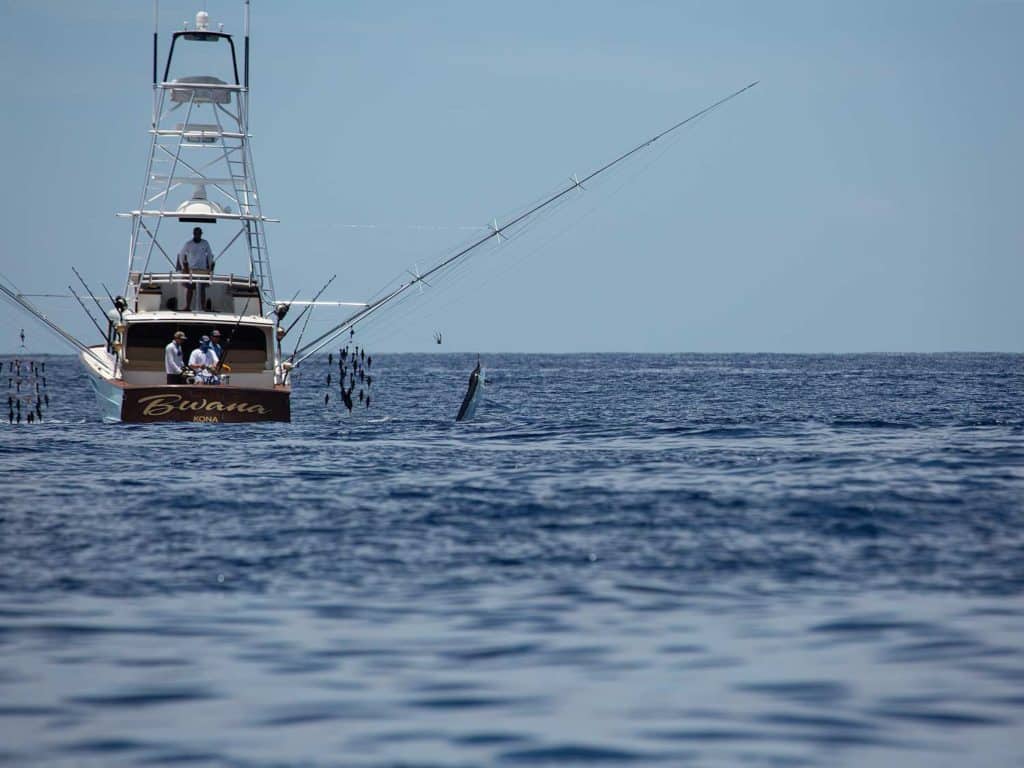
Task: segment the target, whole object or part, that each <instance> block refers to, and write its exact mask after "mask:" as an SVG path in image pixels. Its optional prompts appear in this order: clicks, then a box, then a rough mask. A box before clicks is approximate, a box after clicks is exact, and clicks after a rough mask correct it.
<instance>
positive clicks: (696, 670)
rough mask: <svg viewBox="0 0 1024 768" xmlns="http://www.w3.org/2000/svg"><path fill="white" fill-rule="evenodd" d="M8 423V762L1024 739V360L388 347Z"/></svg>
mask: <svg viewBox="0 0 1024 768" xmlns="http://www.w3.org/2000/svg"><path fill="white" fill-rule="evenodd" d="M50 360H51V362H50V366H49V367H50V368H51V370H52V371H53V373H52V381H51V383H50V389H51V392H53V393H55V394H56V397H54V398H53V400H54V404H53V408H52V410H51V413H50V418H49V419H48V420H47V421H46V422H45V423H44V424H42V425H33V426H28V425H21V426H20V427H19V426H15V427H8V426H7V425H6V424H4V425H2V426H0V469H2V477H3V491H2V500H0V509H2V513H0V762H6V763H9V764H12V765H19V766H20V765H68V766H71V765H74V766H79V765H89V766H91V765H96V766H110V765H165V764H166V765H176V764H187V765H200V766H204V765H211V766H214V765H216V766H220V765H233V766H279V765H304V766H321V765H325V766H326V765H340V766H480V765H500V766H526V767H528V768H533V767H534V766H563V765H564V766H572V765H601V766H611V765H628V766H647V765H652V766H662V765H672V766H674V765H691V764H692V765H699V766H735V765H752V766H837V765H838V766H867V765H870V766H877V765H881V766H967V765H971V766H1020V765H1024V644H1022V639H1024V599H1022V598H1024V356H1021V355H939V356H896V355H893V356H888V355H887V356H876V355H868V356H748V355H720V356H718V355H699V356H689V355H683V356H632V355H608V356H585V355H570V356H501V355H495V356H488V357H485V359H484V362H485V364H486V366H487V368H488V372H489V375H490V379H491V384H490V386H489V387H488V389H487V392H486V400H485V402H484V404H483V405H482V406H481V408H480V410H479V412H478V414H477V418H476V419H475V420H474V421H472V422H469V423H462V424H456V423H454V421H453V419H454V414H455V413H456V412H457V410H458V407H459V403H460V401H461V398H462V394H463V390H464V387H465V382H466V379H467V377H468V375H469V372H470V370H471V369H472V366H473V362H474V360H473V359H471V358H469V357H468V356H443V355H442V356H414V355H410V356H390V357H389V356H380V357H378V358H377V359H375V361H374V368H375V371H374V373H375V374H376V375H375V382H374V390H375V400H374V405H373V408H371V409H370V410H369V411H365V409H364V410H363V411H362V412H360V413H359V415H358V417H357V418H349V417H346V416H342V415H341V414H340V413H339V411H338V409H337V408H338V404H337V400H336V398H333V397H332V403H331V406H329V407H328V408H324V406H323V394H324V391H325V390H324V387H323V386H322V384H321V376H322V374H325V373H326V370H327V365H326V361H323V362H322V363H320V364H319V365H316V366H312V367H310V368H308V369H306V371H305V372H304V378H303V380H302V381H300V382H299V385H298V387H297V390H296V396H295V401H294V411H295V420H294V422H293V423H292V424H277V425H235V426H212V425H191V424H187V425H163V426H159V425H144V426H131V425H103V424H100V423H98V422H97V420H96V416H95V410H94V407H93V403H92V401H91V394H89V392H88V390H87V387H86V384H85V381H84V379H83V377H82V375H81V374H80V373H79V371H78V370H77V368H76V367H75V363H74V361H73V360H72V359H70V358H51V359H50Z"/></svg>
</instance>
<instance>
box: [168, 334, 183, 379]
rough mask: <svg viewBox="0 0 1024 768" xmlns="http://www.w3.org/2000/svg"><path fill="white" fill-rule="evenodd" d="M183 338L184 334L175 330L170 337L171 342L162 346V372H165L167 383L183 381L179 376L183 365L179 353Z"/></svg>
mask: <svg viewBox="0 0 1024 768" xmlns="http://www.w3.org/2000/svg"><path fill="white" fill-rule="evenodd" d="M184 339H185V334H184V333H182V332H181V331H176V332H175V333H174V338H173V339H171V343H170V344H168V345H167V346H166V347H164V372H165V373H166V374H167V383H168V384H184V383H185V380H184V379H183V378H182V376H181V369H182V368H183V367H184V366H185V361H184V359H183V358H182V353H181V342H182V341H183V340H184Z"/></svg>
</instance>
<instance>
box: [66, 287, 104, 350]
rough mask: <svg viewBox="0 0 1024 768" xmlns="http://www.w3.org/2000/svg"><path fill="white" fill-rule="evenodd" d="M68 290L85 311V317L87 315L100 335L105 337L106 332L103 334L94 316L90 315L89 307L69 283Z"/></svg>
mask: <svg viewBox="0 0 1024 768" xmlns="http://www.w3.org/2000/svg"><path fill="white" fill-rule="evenodd" d="M68 290H69V291H71V295H72V296H74V297H75V298H76V299H77V300H78V303H79V305H80V306H81V307H82V311H83V312H85V314H86V317H88V318H89V319H90V320H91V321H92V324H93V325H95V326H96V330H97V331H99V332H100V336H103V337H106V335H107V334H105V333H104V332H103V329H102V328H100V324H99V323H98V322H96V318H95V317H93V316H92V313H91V312H90V311H89V308H88V307H87V306H85V302H84V301H82V299H81V298H80V297H79V295H78V294H77V293H75V289H74V288H72V287H71V286H70V285H69V286H68Z"/></svg>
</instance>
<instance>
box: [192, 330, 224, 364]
mask: <svg viewBox="0 0 1024 768" xmlns="http://www.w3.org/2000/svg"><path fill="white" fill-rule="evenodd" d="M217 363H218V358H217V353H216V352H214V351H213V345H212V344H211V343H210V337H209V336H203V337H202V338H201V339H199V346H198V347H196V348H195V349H193V350H192V354H191V355H189V357H188V367H189V368H191V369H192V370H193V371H214V370H216V368H217Z"/></svg>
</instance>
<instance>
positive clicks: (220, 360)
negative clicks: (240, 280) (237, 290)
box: [213, 296, 252, 376]
mask: <svg viewBox="0 0 1024 768" xmlns="http://www.w3.org/2000/svg"><path fill="white" fill-rule="evenodd" d="M251 298H252V297H250V296H246V298H245V304H243V305H242V311H241V312H239V313H238V319H237V320H236V321H235V326H234V328H232V329H231V335H230V336H229V337H228V340H227V341H225V342H224V354H223V355H221V356H220V357H219V358H218V359H217V367H216V369H214V371H213V375H214V376H220V372H221V369H222V368H223V367H224V361H225V360H227V359H228V352H230V351H231V345H232V344H233V343H234V341H235V333H236V332H237V331H238V326H240V325H241V324H242V318H243V317H245V313H246V311H247V310H248V309H249V301H250V299H251Z"/></svg>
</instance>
